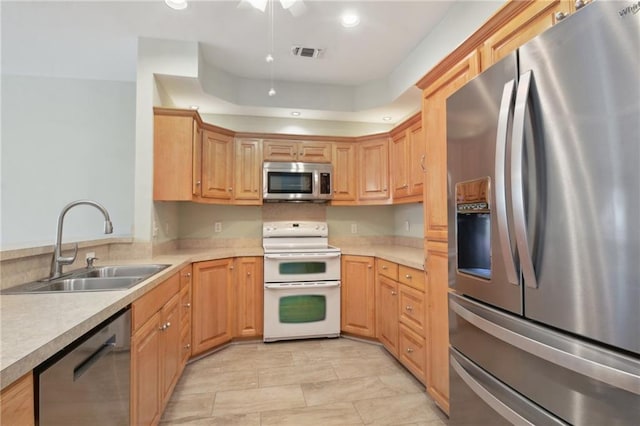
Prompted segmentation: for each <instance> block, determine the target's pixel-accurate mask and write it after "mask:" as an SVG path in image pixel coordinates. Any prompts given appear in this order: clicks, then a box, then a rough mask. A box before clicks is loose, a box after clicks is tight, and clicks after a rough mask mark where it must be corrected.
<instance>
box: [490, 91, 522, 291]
mask: <svg viewBox="0 0 640 426" xmlns="http://www.w3.org/2000/svg"><path fill="white" fill-rule="evenodd" d="M514 95H515V80H510V81H508V82H507V83H506V84H505V85H504V89H503V91H502V100H501V101H500V113H499V115H498V129H497V130H498V131H497V136H496V160H495V164H496V170H495V188H496V191H495V195H496V219H497V222H498V237H499V240H500V249H501V251H502V259H503V260H504V266H505V269H506V273H507V281H509V283H511V284H513V285H520V280H519V279H518V274H517V273H516V261H515V259H514V258H513V249H512V247H511V238H510V235H509V227H508V224H507V188H506V179H507V177H506V162H507V158H506V156H507V137H508V133H509V121H510V119H511V117H512V116H513V98H514Z"/></svg>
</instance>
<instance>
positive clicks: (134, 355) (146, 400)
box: [131, 274, 181, 425]
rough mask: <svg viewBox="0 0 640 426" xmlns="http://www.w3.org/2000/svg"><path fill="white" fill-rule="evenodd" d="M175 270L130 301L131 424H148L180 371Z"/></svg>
mask: <svg viewBox="0 0 640 426" xmlns="http://www.w3.org/2000/svg"><path fill="white" fill-rule="evenodd" d="M179 302H180V278H179V275H178V274H175V275H173V276H172V277H171V278H169V279H168V280H166V281H164V282H163V283H162V284H160V285H159V286H157V287H156V288H154V289H153V290H151V291H150V292H149V293H147V294H146V295H145V296H143V297H142V298H140V299H138V300H136V301H135V302H133V304H132V328H133V330H132V331H133V335H132V337H131V424H133V425H152V424H157V423H158V422H159V421H160V417H161V415H162V411H163V410H164V407H165V405H166V403H167V402H168V400H169V398H170V396H171V392H172V391H173V388H174V386H175V384H176V383H177V381H178V377H179V374H180V372H181V366H180V364H181V351H180V331H181V328H180V309H179V307H180V306H179Z"/></svg>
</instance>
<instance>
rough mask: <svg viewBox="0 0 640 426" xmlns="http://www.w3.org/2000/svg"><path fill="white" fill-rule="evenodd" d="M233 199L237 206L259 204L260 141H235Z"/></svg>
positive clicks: (260, 198) (260, 180)
mask: <svg viewBox="0 0 640 426" xmlns="http://www.w3.org/2000/svg"><path fill="white" fill-rule="evenodd" d="M235 159H236V161H235V179H234V182H233V188H234V191H233V197H234V199H235V201H236V203H238V204H260V202H261V200H262V141H261V140H260V139H237V140H236V142H235Z"/></svg>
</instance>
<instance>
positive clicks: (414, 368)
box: [398, 324, 427, 383]
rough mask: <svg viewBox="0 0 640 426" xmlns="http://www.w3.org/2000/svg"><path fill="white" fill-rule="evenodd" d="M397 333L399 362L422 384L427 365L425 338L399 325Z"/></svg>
mask: <svg viewBox="0 0 640 426" xmlns="http://www.w3.org/2000/svg"><path fill="white" fill-rule="evenodd" d="M399 331H400V333H399V339H398V340H399V345H398V346H399V348H398V352H399V355H400V362H402V364H404V366H405V367H407V368H408V369H409V370H411V372H412V373H413V374H415V376H416V377H417V378H418V379H419V380H420V381H421V382H423V383H424V381H425V377H426V376H425V366H426V363H427V358H426V344H425V338H424V337H421V336H419V335H418V334H416V333H414V332H413V331H411V330H410V329H409V328H407V327H405V326H404V325H403V324H400V330H399Z"/></svg>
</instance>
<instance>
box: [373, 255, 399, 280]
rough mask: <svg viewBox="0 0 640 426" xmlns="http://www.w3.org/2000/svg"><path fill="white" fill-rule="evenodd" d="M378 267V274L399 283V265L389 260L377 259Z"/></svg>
mask: <svg viewBox="0 0 640 426" xmlns="http://www.w3.org/2000/svg"><path fill="white" fill-rule="evenodd" d="M376 265H378V266H377V269H378V274H380V275H384V276H385V277H387V278H391V279H392V280H394V281H398V264H397V263H393V262H389V261H387V260H382V259H377V260H376Z"/></svg>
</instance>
